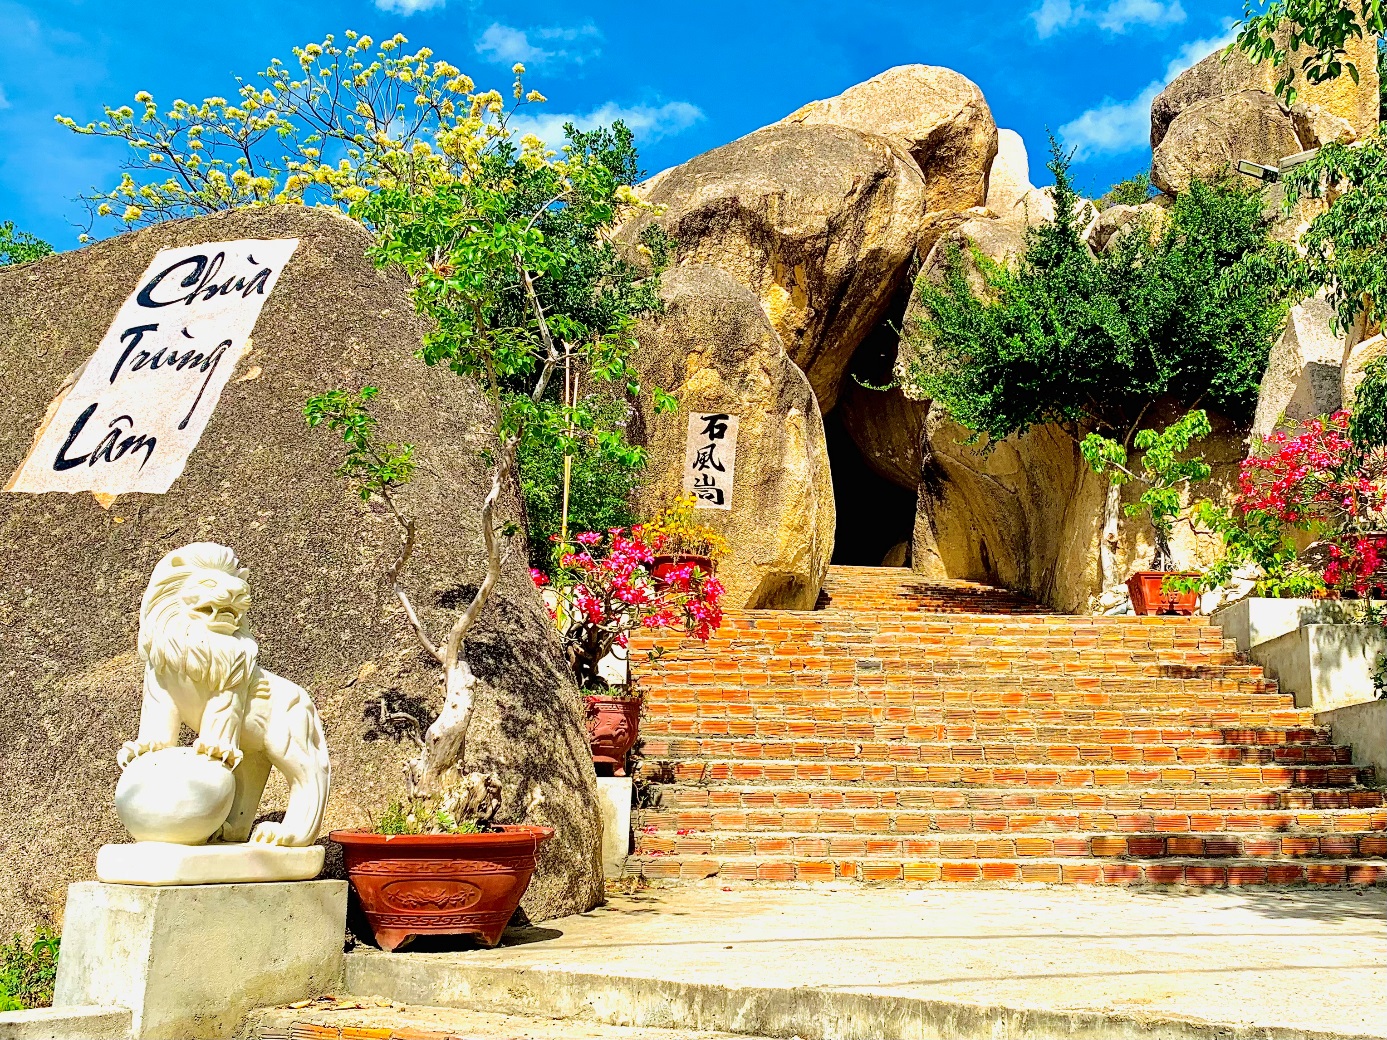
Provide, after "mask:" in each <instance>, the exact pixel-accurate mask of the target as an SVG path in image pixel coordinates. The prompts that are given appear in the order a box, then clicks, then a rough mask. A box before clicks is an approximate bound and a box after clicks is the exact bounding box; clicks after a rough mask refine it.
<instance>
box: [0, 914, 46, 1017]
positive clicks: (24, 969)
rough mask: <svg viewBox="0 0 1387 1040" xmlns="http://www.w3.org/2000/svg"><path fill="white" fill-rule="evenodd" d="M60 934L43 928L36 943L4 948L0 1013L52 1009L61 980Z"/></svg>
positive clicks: (19, 941)
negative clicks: (42, 1008) (56, 983)
mask: <svg viewBox="0 0 1387 1040" xmlns="http://www.w3.org/2000/svg"><path fill="white" fill-rule="evenodd" d="M58 946H59V937H58V933H57V932H55V931H54V930H53V929H51V928H48V927H40V928H39V929H38V931H37V932H35V933H34V937H33V938H32V939H25V938H22V937H21V936H18V935H16V936H14V937H13V938H12V939H11V940H10V941H9V942H7V943H3V944H0V1011H22V1010H24V1009H25V1008H38V1007H48V1006H49V1005H50V1004H52V1003H53V983H54V982H55V980H56V979H57V976H58Z"/></svg>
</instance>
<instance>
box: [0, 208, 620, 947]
mask: <svg viewBox="0 0 1387 1040" xmlns="http://www.w3.org/2000/svg"><path fill="white" fill-rule="evenodd" d="M240 238H245V239H282V238H297V239H299V240H300V245H299V247H298V250H297V251H296V253H295V254H294V257H293V259H292V261H291V262H290V264H289V266H288V267H287V269H286V270H285V273H284V275H283V277H282V278H281V279H280V281H279V283H278V284H277V285H276V286H275V287H274V289H273V291H272V292H271V293H270V295H269V297H268V299H267V300H266V302H265V305H264V309H263V311H262V312H261V315H260V318H259V321H258V324H257V326H256V332H255V336H254V340H253V343H252V344H251V347H250V350H249V352H248V353H247V355H246V356H245V357H244V358H243V359H242V360H241V362H240V364H239V366H238V369H237V372H236V374H235V375H234V376H233V378H232V381H231V382H230V384H229V385H228V386H227V388H226V390H225V391H224V392H223V394H222V397H221V400H220V403H219V404H218V405H217V408H216V410H215V412H214V413H213V414H212V417H211V420H210V423H209V424H208V426H207V429H206V432H205V433H204V434H203V436H202V439H201V442H200V443H199V445H198V446H197V448H196V449H195V450H194V451H193V452H192V454H191V456H190V457H189V459H188V463H187V467H186V469H185V470H184V472H183V474H182V476H181V477H180V478H179V479H178V480H177V482H176V483H175V484H174V485H173V487H172V489H171V490H170V491H169V492H168V493H167V494H163V495H148V494H141V495H129V496H122V497H119V498H116V499H115V500H114V501H110V500H107V501H106V502H105V503H104V505H103V503H100V502H98V501H97V500H96V499H95V498H93V496H91V495H90V494H72V495H65V494H54V493H50V494H44V495H29V494H14V493H12V494H8V495H6V496H5V501H4V506H5V510H4V516H3V519H2V520H0V561H2V562H3V566H0V631H3V632H4V645H5V654H4V658H5V666H4V668H3V669H0V691H3V694H4V696H3V698H0V704H2V705H3V706H0V761H3V762H4V763H5V772H6V795H5V799H4V810H3V812H0V847H3V848H4V849H5V854H4V856H3V858H2V859H0V863H3V866H2V867H0V878H2V879H3V881H4V884H3V885H2V886H0V933H3V934H10V932H11V930H13V929H15V928H19V927H27V926H29V925H32V924H33V923H34V922H35V921H36V920H37V919H38V918H41V917H45V916H50V915H52V914H54V913H56V912H57V911H58V910H59V909H60V908H61V906H62V902H63V897H64V891H65V887H66V885H67V884H68V883H69V882H71V881H75V880H82V879H89V878H90V877H91V876H92V869H93V856H94V855H95V852H96V849H97V847H98V846H99V845H101V844H102V843H103V842H107V841H113V840H120V839H121V837H122V831H121V828H120V824H119V823H118V821H117V819H116V815H115V812H114V809H113V808H112V805H111V802H110V799H109V798H108V797H107V796H106V794H105V792H108V791H110V790H111V789H112V788H113V787H114V786H115V783H116V779H117V776H118V770H117V766H116V752H117V751H118V750H119V749H120V746H121V744H122V743H123V742H124V741H126V740H130V739H133V738H134V737H135V734H136V727H137V722H138V714H139V704H140V699H139V696H138V691H139V689H140V676H141V666H140V662H139V658H138V656H137V654H136V651H135V639H136V623H137V620H138V617H139V604H140V597H141V593H142V592H143V590H144V586H145V582H146V581H147V580H148V577H149V573H150V571H151V569H152V568H153V567H154V565H155V563H156V562H157V561H158V560H159V559H160V557H162V556H163V555H164V553H166V552H167V551H168V550H169V549H171V548H174V547H176V546H178V545H182V544H184V543H186V542H194V541H219V542H222V543H224V544H226V545H229V546H232V547H234V548H235V550H236V551H237V553H238V554H239V556H240V558H241V560H242V562H243V563H244V564H245V565H246V566H248V567H250V568H251V571H252V573H253V574H254V576H255V590H254V595H255V598H254V603H253V606H252V611H251V617H252V618H253V620H254V623H255V627H256V632H257V635H258V637H259V641H260V660H261V661H262V662H263V663H264V664H265V666H266V667H268V668H271V669H273V670H275V671H280V672H282V673H283V674H287V675H292V676H294V677H296V679H298V680H299V681H301V682H302V684H303V685H304V686H305V687H307V688H308V689H309V691H310V692H311V694H312V696H313V699H314V701H315V702H316V704H317V706H318V709H319V711H320V713H321V716H322V720H323V724H324V727H325V729H326V732H327V739H328V744H329V746H330V747H331V749H332V770H333V785H332V793H331V796H330V799H329V802H328V807H327V815H326V820H325V825H326V826H325V829H327V828H334V827H361V826H367V825H369V824H370V823H371V822H372V820H373V818H374V817H375V816H377V814H378V813H379V812H380V810H381V809H383V808H384V807H385V805H386V804H387V803H388V802H389V801H391V800H392V799H396V798H398V797H400V795H401V793H402V791H403V777H402V774H401V766H402V765H403V763H404V761H405V760H406V759H407V758H408V757H409V756H410V755H411V754H412V752H413V746H412V745H409V744H401V743H399V742H397V740H396V739H395V738H394V736H393V734H392V733H391V732H389V731H388V730H387V729H383V728H382V727H381V725H380V721H379V710H378V708H377V707H376V704H377V702H378V700H379V698H380V696H381V695H382V694H389V695H390V696H391V698H392V700H393V703H394V704H395V705H396V706H397V708H398V710H401V711H405V712H409V713H416V712H421V711H422V710H423V708H424V706H425V705H433V706H435V707H436V705H437V703H438V698H439V697H440V696H441V694H440V692H439V689H438V687H439V683H438V675H437V669H436V668H435V667H433V666H432V665H431V663H430V662H429V661H427V660H426V659H425V657H424V655H423V653H421V651H420V650H419V649H418V648H417V647H416V645H415V644H414V641H413V639H412V637H411V636H410V635H409V634H408V630H407V628H406V625H405V623H404V619H403V618H402V617H401V616H400V614H399V612H398V610H397V608H396V606H395V603H394V599H393V597H392V596H391V595H390V590H389V588H388V586H387V584H386V582H385V580H384V575H385V568H386V566H387V565H388V563H389V562H390V561H391V560H392V559H393V557H394V554H395V551H396V546H397V543H396V538H397V535H396V534H395V531H394V529H393V527H392V525H391V524H390V523H389V522H388V520H387V519H386V518H385V517H383V516H382V515H380V514H379V512H378V511H376V510H374V509H372V508H370V507H368V506H365V505H363V504H362V503H361V502H360V501H358V500H357V499H356V498H355V496H354V495H353V494H352V493H351V491H350V489H349V488H348V487H347V485H346V484H345V482H344V481H343V480H342V479H341V478H339V477H337V476H335V475H334V473H333V471H334V470H335V469H336V467H337V466H338V465H339V463H340V462H341V457H342V450H341V444H340V442H337V441H336V439H335V438H334V437H332V436H330V435H329V434H327V433H325V432H319V431H310V430H309V429H308V428H307V426H306V425H305V423H304V419H303V406H304V402H305V400H306V399H307V397H308V396H309V395H310V394H313V393H315V392H317V391H320V390H323V389H328V388H332V387H350V388H355V387H359V386H361V385H363V384H367V383H369V384H372V385H375V386H378V387H380V388H381V396H380V398H379V402H378V404H379V408H378V415H379V417H380V421H381V427H382V433H383V434H384V435H385V436H386V437H387V438H388V439H390V440H393V441H409V442H413V443H414V444H415V445H416V448H417V455H418V458H419V459H420V461H421V463H423V465H421V467H420V469H419V471H418V475H417V477H416V479H415V481H414V482H413V483H412V484H411V485H410V486H409V487H408V488H407V489H406V490H405V491H404V492H403V503H404V506H405V508H407V509H408V510H409V511H410V512H411V513H412V514H413V515H414V516H415V517H416V518H417V520H418V522H419V525H420V528H421V531H420V545H419V553H418V556H417V558H416V560H415V562H414V563H413V564H411V567H410V570H409V573H408V575H407V583H408V584H409V586H410V587H411V589H412V591H413V593H414V597H415V602H416V604H418V605H419V607H420V609H421V610H422V611H423V612H424V614H425V616H426V618H427V619H428V620H431V621H432V622H433V623H434V624H435V625H437V624H441V623H442V620H443V619H444V618H445V617H449V616H451V609H452V607H453V606H454V605H455V604H456V603H457V602H458V601H459V599H461V598H463V597H466V596H467V595H468V594H469V592H470V590H471V589H472V588H473V587H474V586H475V583H476V582H477V581H478V580H479V578H480V575H481V573H482V570H483V555H482V548H481V540H480V536H479V531H478V528H477V523H478V521H477V508H478V505H479V503H480V500H481V497H482V495H483V494H484V493H485V491H486V489H487V483H488V479H489V478H486V477H485V475H484V474H485V470H484V467H483V463H482V462H481V461H479V459H478V457H477V451H478V450H479V449H480V448H482V447H483V446H484V445H483V444H482V443H481V440H480V438H481V436H482V434H481V433H480V432H479V431H482V430H484V429H486V428H488V427H489V425H490V419H489V417H488V411H487V405H486V402H485V399H484V398H483V396H482V394H481V393H480V392H479V391H478V390H476V389H474V388H473V387H472V386H471V385H470V384H468V383H466V382H464V381H463V380H461V379H458V378H457V377H456V376H453V375H451V374H449V373H447V372H446V371H440V370H435V369H431V368H429V367H427V366H425V365H423V364H421V363H419V362H418V361H417V360H416V359H415V358H414V357H413V356H412V355H413V353H414V351H415V350H416V349H417V348H418V346H419V341H420V336H421V334H422V332H423V331H424V327H425V326H424V323H423V321H422V320H421V319H420V318H418V317H417V316H416V315H415V314H414V312H413V308H412V307H411V304H410V300H409V296H408V287H407V285H406V284H405V283H404V281H403V280H402V278H401V277H399V276H396V275H394V274H389V273H382V272H378V271H376V270H375V269H374V268H373V267H372V265H371V264H370V263H369V262H368V261H367V260H366V259H365V257H364V250H365V248H366V246H367V244H368V242H369V236H368V235H367V233H366V232H365V231H364V230H363V229H362V228H361V227H360V226H359V225H357V224H355V223H354V222H352V221H349V220H347V219H345V218H343V217H340V216H335V215H333V214H331V213H329V212H326V211H318V210H311V209H301V208H289V207H271V208H257V209H247V210H241V211H237V212H234V213H228V214H220V215H217V216H211V217H203V218H199V219H197V220H191V221H177V222H171V223H167V224H163V225H159V226H157V227H154V228H151V229H148V230H145V231H139V232H133V233H130V234H127V235H122V236H120V237H118V238H115V239H111V240H108V241H104V242H100V243H97V244H95V245H91V246H88V247H86V248H84V249H81V250H78V251H76V252H72V253H64V254H60V255H57V256H53V257H49V258H47V259H44V260H40V261H38V262H36V263H33V264H28V265H25V266H21V267H15V268H8V269H5V270H3V271H0V385H2V386H3V387H4V388H5V389H4V393H3V394H0V431H3V432H0V471H3V472H4V473H5V474H6V475H8V474H9V473H11V472H13V470H14V469H15V467H16V466H17V465H18V463H19V461H20V459H21V458H22V457H23V456H24V454H25V453H26V452H27V451H28V449H29V446H30V442H31V439H32V438H33V435H34V431H35V430H36V429H37V428H38V426H39V424H40V423H41V422H42V420H43V418H44V413H45V410H46V409H47V408H48V405H49V402H50V401H51V400H52V399H53V396H54V394H55V393H56V392H57V390H58V388H59V387H60V386H61V385H62V384H63V381H64V380H65V379H66V378H67V377H68V376H69V375H70V374H71V373H72V372H73V371H74V370H75V369H77V368H78V367H79V366H81V365H82V364H84V363H85V362H86V360H87V358H88V357H89V356H90V355H91V353H92V350H93V349H94V347H95V346H96V344H97V342H98V341H99V340H100V339H101V337H102V336H103V335H104V334H105V333H106V331H107V328H108V326H109V325H110V323H111V320H112V317H113V316H114V314H115V312H116V309H117V307H118V306H119V305H120V303H121V302H122V301H123V300H124V299H125V298H126V296H127V295H128V294H129V293H131V292H132V291H133V290H134V289H135V288H136V286H135V285H133V284H132V282H133V280H134V279H135V278H137V277H138V274H139V272H141V271H143V270H144V269H145V267H146V265H147V264H148V263H149V261H150V259H151V258H152V257H153V256H154V254H155V253H156V252H157V251H158V250H160V249H162V248H166V247H169V246H175V245H192V244H197V243H201V242H217V241H229V240H234V239H240ZM519 508H520V507H519V502H518V498H517V496H516V494H515V491H514V489H510V490H509V491H508V494H507V497H506V501H505V510H504V512H505V514H506V515H507V516H510V517H514V518H518V517H519V515H520V513H519ZM524 560H525V553H524V552H523V551H521V550H520V548H519V547H517V549H516V551H514V552H512V553H511V556H510V561H509V563H508V564H507V566H506V569H505V573H504V576H503V578H502V580H501V583H500V586H499V587H498V590H497V593H496V595H495V598H494V599H493V601H492V602H491V604H490V605H489V606H488V608H487V610H486V611H485V612H484V613H483V615H482V618H481V619H480V622H479V626H478V628H477V629H476V630H475V636H474V637H472V638H469V640H468V653H469V657H470V659H471V661H472V662H473V664H474V667H475V668H476V670H477V671H478V673H479V674H480V676H481V682H480V683H479V690H480V694H479V708H478V714H477V717H476V721H475V722H474V724H473V728H472V733H471V737H470V740H469V744H468V749H469V751H468V765H469V766H470V767H472V768H479V769H483V770H492V771H496V772H498V773H499V774H500V775H501V776H502V778H503V779H504V781H505V786H506V794H507V804H506V806H505V808H504V810H503V812H504V815H505V817H506V818H507V819H511V820H515V819H519V818H521V817H524V818H525V819H526V821H527V822H532V823H542V824H549V825H552V826H554V827H556V828H557V829H558V836H557V837H556V838H555V840H554V841H552V842H550V843H549V844H548V845H547V846H546V847H545V849H544V852H543V856H542V861H541V866H540V872H539V874H538V875H537V876H536V879H535V882H534V884H533V886H532V887H531V889H530V892H529V894H528V896H527V897H526V902H525V904H524V909H525V910H526V912H527V913H528V914H529V915H530V917H531V918H535V919H543V918H549V917H555V916H560V915H562V914H567V913H573V912H575V911H582V910H586V909H588V908H590V907H592V906H593V905H594V904H596V903H597V902H598V901H599V900H600V899H601V897H602V872H601V865H600V860H599V846H600V841H599V838H600V827H601V823H600V818H599V815H598V811H597V805H596V782H595V778H594V772H593V767H592V760H591V757H590V755H589V750H588V743H587V736H586V733H585V732H584V727H583V720H582V717H581V714H580V712H579V710H578V697H577V691H576V689H575V688H574V686H573V683H572V680H571V678H570V677H569V672H568V668H567V665H566V663H565V660H564V656H563V652H562V648H561V646H560V644H559V640H558V637H557V635H556V633H555V631H554V628H553V625H552V623H551V622H550V620H549V618H548V616H547V614H546V612H545V610H544V606H543V604H542V602H541V600H540V597H539V594H538V592H537V591H536V590H535V588H534V587H533V585H532V583H531V582H530V580H529V577H528V574H527V572H526V568H525V565H524ZM93 792H97V794H96V795H95V796H94V795H93ZM285 793H286V792H285V789H284V787H283V785H282V784H275V783H272V784H271V786H270V789H269V791H268V792H267V795H266V808H267V809H268V810H275V809H280V810H282V809H283V808H284V797H285ZM329 869H332V862H331V860H329Z"/></svg>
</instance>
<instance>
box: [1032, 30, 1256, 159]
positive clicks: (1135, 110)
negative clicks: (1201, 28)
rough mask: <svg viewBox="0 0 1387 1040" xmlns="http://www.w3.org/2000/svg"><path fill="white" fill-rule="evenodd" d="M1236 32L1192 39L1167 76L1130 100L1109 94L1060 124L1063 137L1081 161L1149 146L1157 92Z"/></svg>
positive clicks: (1229, 39) (1172, 59)
mask: <svg viewBox="0 0 1387 1040" xmlns="http://www.w3.org/2000/svg"><path fill="white" fill-rule="evenodd" d="M1236 35H1237V33H1236V30H1235V29H1234V28H1233V27H1232V26H1229V28H1228V29H1227V30H1226V31H1225V32H1224V33H1223V34H1222V35H1219V36H1211V37H1208V38H1207V39H1202V40H1190V41H1189V42H1188V43H1186V44H1184V45H1183V46H1181V48H1180V50H1179V51H1178V52H1176V54H1175V57H1173V58H1171V59H1170V61H1169V63H1168V64H1167V65H1166V68H1165V78H1164V79H1159V80H1153V81H1152V82H1151V83H1149V84H1147V85H1146V87H1145V88H1144V89H1143V90H1142V92H1141V93H1140V94H1138V95H1137V96H1136V97H1134V98H1132V99H1131V100H1130V101H1114V100H1113V99H1112V98H1110V97H1105V98H1104V99H1103V100H1102V102H1101V103H1100V104H1098V105H1097V106H1095V107H1093V108H1090V109H1089V110H1088V111H1087V112H1085V113H1084V114H1083V115H1081V116H1079V117H1078V118H1077V119H1074V120H1071V121H1070V122H1068V123H1065V124H1064V125H1063V126H1062V127H1060V129H1059V135H1060V140H1062V141H1063V142H1064V143H1065V144H1066V145H1067V146H1069V147H1070V148H1072V149H1074V157H1075V158H1076V159H1078V160H1080V161H1082V160H1084V159H1089V158H1092V157H1093V156H1095V155H1121V154H1123V153H1125V152H1135V151H1137V150H1138V149H1140V148H1145V147H1146V146H1147V145H1148V144H1149V143H1150V141H1151V102H1152V101H1154V100H1155V99H1156V95H1157V94H1159V93H1160V92H1161V91H1162V90H1164V89H1165V86H1166V84H1168V83H1169V82H1170V81H1171V80H1173V79H1174V78H1175V77H1176V76H1178V75H1180V73H1182V72H1184V71H1185V70H1186V69H1188V68H1189V67H1190V66H1191V65H1194V64H1195V63H1196V62H1199V61H1202V60H1203V59H1204V58H1206V57H1208V56H1209V55H1210V54H1212V53H1213V52H1214V51H1216V50H1220V49H1221V48H1224V47H1227V46H1228V45H1229V44H1230V43H1232V42H1233V38H1234V37H1235V36H1236Z"/></svg>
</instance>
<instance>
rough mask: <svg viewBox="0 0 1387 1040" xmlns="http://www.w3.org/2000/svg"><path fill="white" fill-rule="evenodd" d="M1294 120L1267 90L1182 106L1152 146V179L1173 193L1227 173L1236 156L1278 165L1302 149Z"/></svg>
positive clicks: (1251, 91)
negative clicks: (1196, 182)
mask: <svg viewBox="0 0 1387 1040" xmlns="http://www.w3.org/2000/svg"><path fill="white" fill-rule="evenodd" d="M1301 150H1302V148H1301V142H1300V138H1299V137H1297V136H1296V130H1295V121H1294V120H1293V119H1292V118H1291V115H1290V112H1289V111H1288V110H1287V109H1286V108H1285V107H1284V106H1282V105H1281V104H1280V103H1279V102H1278V101H1277V100H1276V99H1275V98H1274V97H1272V96H1271V95H1270V94H1265V93H1262V92H1261V91H1256V90H1244V91H1240V92H1238V93H1236V94H1226V95H1224V96H1222V97H1217V98H1214V99H1212V100H1209V101H1200V102H1196V103H1195V104H1192V105H1190V106H1189V107H1187V108H1185V109H1183V110H1182V111H1181V112H1180V114H1179V115H1177V116H1176V117H1175V119H1174V120H1173V121H1172V122H1171V124H1170V127H1169V128H1168V130H1167V131H1166V133H1165V134H1164V136H1163V137H1162V139H1161V142H1160V144H1158V145H1157V146H1156V150H1155V155H1154V156H1153V158H1152V162H1151V182H1152V183H1153V184H1155V185H1156V187H1158V188H1160V189H1161V191H1163V192H1165V193H1167V194H1169V195H1175V194H1178V193H1179V192H1182V191H1185V190H1186V189H1187V188H1188V187H1189V186H1190V182H1191V181H1193V180H1195V179H1196V178H1197V179H1199V180H1205V181H1212V180H1219V179H1221V178H1224V177H1227V176H1229V175H1230V173H1231V172H1232V171H1233V168H1234V167H1235V165H1236V164H1237V162H1238V161H1239V160H1240V159H1250V160H1251V161H1252V162H1255V163H1259V164H1261V165H1263V166H1271V167H1275V166H1277V165H1278V164H1279V163H1280V162H1281V160H1282V159H1284V158H1286V157H1287V156H1288V155H1295V154H1296V153H1297V152H1299V151H1301Z"/></svg>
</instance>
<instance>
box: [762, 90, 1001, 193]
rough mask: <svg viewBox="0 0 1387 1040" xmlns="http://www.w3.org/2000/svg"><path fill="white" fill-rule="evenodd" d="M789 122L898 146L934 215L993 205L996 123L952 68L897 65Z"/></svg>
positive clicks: (981, 99) (811, 105) (791, 117)
mask: <svg viewBox="0 0 1387 1040" xmlns="http://www.w3.org/2000/svg"><path fill="white" fill-rule="evenodd" d="M784 122H786V123H800V124H804V125H806V126H810V125H815V124H828V125H830V126H845V127H847V128H849V129H850V130H859V131H861V132H863V133H868V134H879V135H881V136H883V137H889V138H891V139H892V140H895V141H898V142H900V143H901V144H902V145H903V146H904V147H905V149H906V150H907V151H908V152H909V153H910V155H911V157H912V158H914V160H915V162H916V164H917V165H918V166H919V167H920V172H921V173H923V174H924V177H925V202H926V205H927V207H928V209H930V210H931V211H940V210H963V209H968V208H969V207H971V206H981V205H982V204H983V203H984V202H985V201H986V200H987V196H988V187H987V177H988V171H989V169H990V168H991V167H992V161H993V158H994V157H995V156H996V155H997V124H996V122H995V121H994V120H993V118H992V110H991V109H990V108H989V107H988V105H987V101H986V99H985V98H984V97H983V96H982V91H981V90H979V89H978V87H977V85H976V84H975V83H973V82H972V81H971V80H969V79H968V78H967V77H965V76H961V75H959V74H958V73H957V72H954V71H953V70H952V69H945V68H939V67H938V66H934V65H899V66H897V67H896V68H893V69H887V70H886V71H885V72H883V73H881V74H880V75H879V76H873V77H872V78H871V79H869V80H867V81H866V82H865V83H859V84H857V85H856V86H853V87H849V88H848V89H847V90H845V91H843V93H841V94H839V95H838V96H837V97H832V98H828V99H827V100H824V101H811V102H810V103H809V104H807V105H805V106H804V107H803V108H801V109H799V110H798V111H797V112H794V113H793V114H791V115H789V116H787V117H786V118H785V120H784ZM1022 154H1023V156H1024V146H1023V152H1022Z"/></svg>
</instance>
